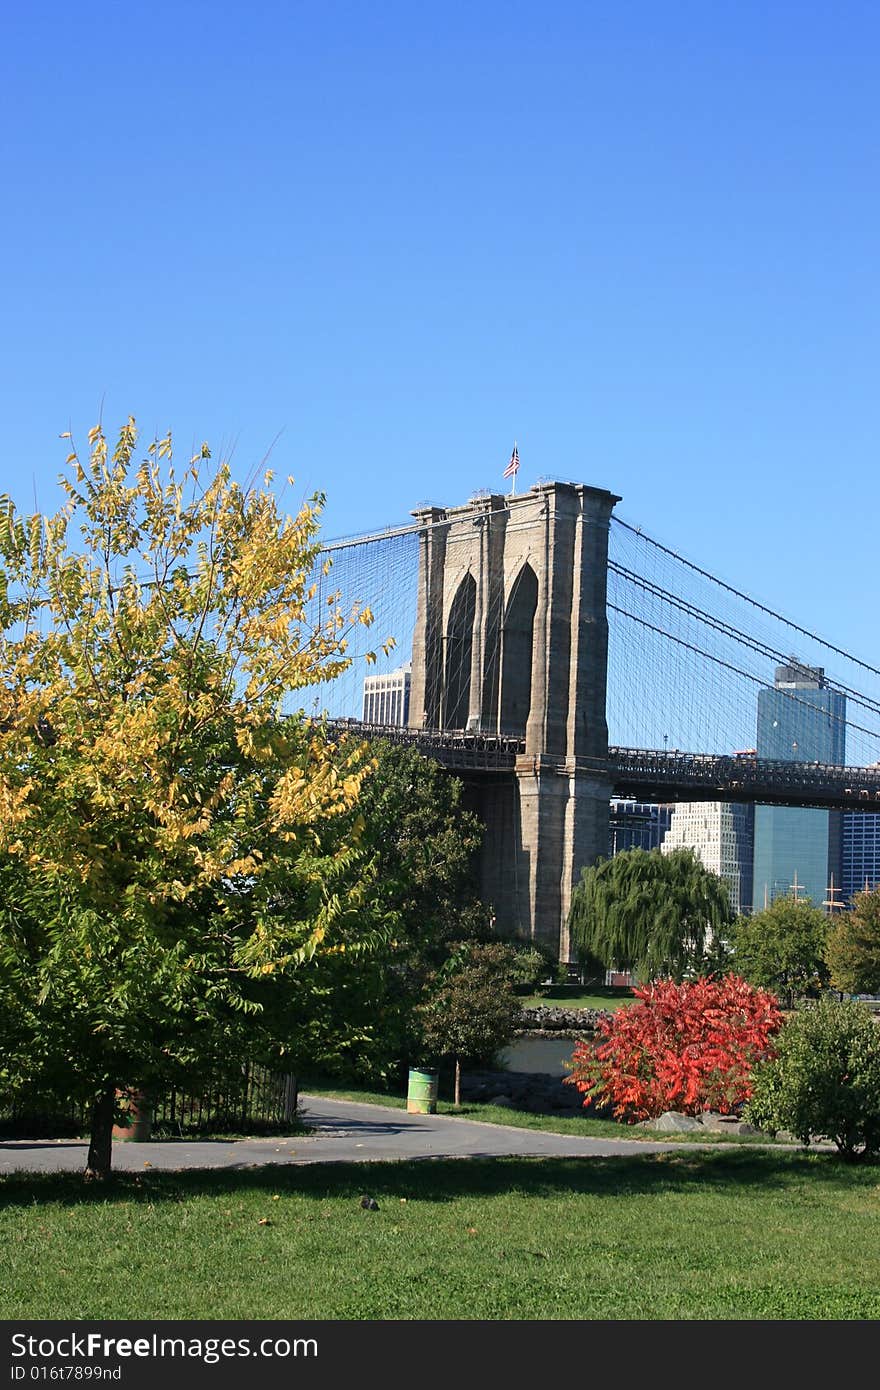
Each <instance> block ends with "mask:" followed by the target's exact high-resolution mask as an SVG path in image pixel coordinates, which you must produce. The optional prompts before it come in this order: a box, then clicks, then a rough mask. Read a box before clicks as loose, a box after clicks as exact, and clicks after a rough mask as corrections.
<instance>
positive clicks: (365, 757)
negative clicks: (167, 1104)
mask: <svg viewBox="0 0 880 1390" xmlns="http://www.w3.org/2000/svg"><path fill="white" fill-rule="evenodd" d="M64 437H65V436H62V438H64ZM89 445H90V447H89V451H88V456H87V457H86V458H85V459H81V458H80V456H79V454H78V453H77V451H76V450H75V449H72V451H71V452H70V455H69V457H68V459H67V465H68V472H66V473H65V475H64V476H63V477H62V479H61V486H62V488H63V492H64V498H63V502H62V505H61V506H60V508H59V510H58V511H57V512H55V513H54V514H53V515H41V514H35V515H30V516H27V515H20V514H19V513H18V512H17V510H16V508H15V506H14V504H13V503H12V501H11V500H10V499H9V498H6V497H4V498H2V499H0V630H2V637H0V869H2V878H0V888H2V889H3V896H2V902H0V1010H2V1012H0V1087H2V1088H3V1089H5V1090H6V1091H7V1092H9V1091H10V1090H12V1089H14V1087H16V1086H18V1087H22V1086H29V1087H41V1088H50V1089H52V1090H54V1091H55V1092H56V1093H57V1092H58V1091H62V1092H63V1093H64V1094H66V1095H72V1096H76V1097H78V1098H80V1099H81V1100H83V1101H88V1102H89V1104H90V1105H91V1107H92V1111H91V1113H92V1125H91V1143H90V1147H89V1156H88V1170H87V1171H88V1172H90V1173H91V1174H93V1175H97V1176H103V1175H105V1174H106V1173H107V1172H108V1171H109V1168H110V1155H111V1145H110V1135H111V1128H112V1124H113V1120H114V1113H115V1104H116V1102H115V1097H116V1096H117V1095H118V1093H119V1092H120V1091H124V1090H125V1088H127V1087H131V1088H137V1089H149V1088H150V1087H151V1086H153V1085H157V1084H163V1083H167V1082H168V1081H169V1080H171V1079H178V1080H179V1079H181V1078H182V1077H186V1076H190V1077H192V1076H193V1075H194V1074H200V1073H203V1072H204V1071H205V1070H209V1069H210V1068H211V1067H212V1066H213V1065H214V1064H215V1063H216V1064H217V1065H219V1064H220V1063H221V1062H226V1063H228V1059H229V1058H230V1057H231V1056H234V1055H235V1054H236V1051H237V1050H239V1049H241V1048H242V1047H244V1046H246V1045H247V1039H250V1040H251V1041H256V1040H258V1039H259V1037H260V1026H261V1022H263V1021H265V1016H266V1011H265V1010H264V1001H265V999H266V998H268V997H270V996H271V997H273V998H274V997H276V996H277V994H278V987H279V981H283V980H285V979H287V978H288V977H292V976H293V975H294V972H296V971H297V970H298V969H302V968H304V967H306V966H307V965H308V963H309V962H311V961H313V960H315V959H316V958H320V956H321V955H322V954H323V953H327V952H336V953H338V952H340V951H343V950H347V951H349V952H352V951H357V950H358V949H365V948H366V947H367V946H368V945H369V944H370V942H371V940H373V939H374V936H373V935H372V933H375V932H380V924H377V923H376V922H375V921H374V920H373V918H372V915H371V910H370V907H369V874H368V872H367V871H366V868H365V866H358V864H357V863H356V862H355V860H356V856H357V854H358V851H357V848H356V844H355V841H356V839H357V831H358V827H357V825H356V824H354V825H352V823H351V818H350V814H349V813H350V811H351V808H352V806H353V805H354V804H355V802H356V800H357V797H358V794H359V790H360V786H361V782H362V780H363V778H364V777H365V775H366V774H367V773H368V771H369V768H370V763H371V760H370V756H369V752H368V750H367V749H366V748H365V747H364V746H362V745H360V744H356V743H351V744H349V745H343V747H342V748H341V749H340V748H339V747H338V746H336V747H331V746H330V745H329V744H328V742H327V740H326V739H325V737H324V736H323V735H322V733H321V730H320V729H319V728H317V727H315V726H314V725H313V724H312V723H310V722H309V721H308V720H307V719H306V718H305V716H300V717H295V718H293V719H290V718H282V717H281V714H282V710H283V709H284V708H286V706H287V705H289V703H290V702H291V700H292V701H293V702H294V703H295V701H296V697H297V692H298V691H304V690H305V689H306V688H311V687H314V686H315V685H316V684H317V683H319V682H322V681H328V680H332V679H333V678H334V676H336V675H337V674H338V673H340V672H341V671H342V670H343V669H344V668H345V667H346V666H347V665H348V663H349V660H350V657H349V655H348V654H347V644H348V641H349V637H350V634H351V632H352V629H353V627H354V626H355V625H357V624H364V625H369V623H370V622H371V620H372V617H371V613H370V611H369V609H368V608H366V607H364V608H361V609H360V610H355V611H353V612H344V611H343V610H342V608H341V603H340V599H339V596H338V595H331V597H330V599H329V600H326V601H325V602H323V603H322V605H321V608H320V611H319V616H318V617H317V618H316V617H315V616H314V615H315V607H316V605H315V588H314V584H313V583H312V580H311V578H310V576H311V575H312V574H313V573H314V572H315V567H316V564H317V563H318V561H319V551H318V545H319V542H318V529H319V519H320V512H321V505H322V501H323V499H322V498H321V497H320V496H316V497H315V498H312V499H311V501H310V502H308V503H305V504H304V505H303V506H302V507H301V508H300V509H299V510H298V511H297V513H296V514H295V515H293V516H287V515H284V514H282V513H281V511H280V510H279V506H278V502H277V499H276V496H275V494H274V493H273V491H272V487H271V484H272V476H271V474H267V475H266V476H265V477H264V479H263V481H262V483H261V484H260V485H254V486H246V487H242V486H240V485H239V484H238V483H236V482H235V481H234V480H233V479H232V477H231V474H230V470H229V467H228V465H227V464H225V463H221V464H219V465H215V464H213V463H211V462H210V451H209V449H208V448H207V446H202V448H201V450H200V451H199V453H198V454H197V455H196V456H195V457H194V458H193V459H191V460H190V461H189V462H188V464H187V465H186V467H185V468H184V469H183V470H182V472H179V473H178V472H176V471H175V466H174V461H173V453H172V440H171V437H170V435H169V436H167V437H165V438H164V439H162V440H159V441H156V442H154V443H153V444H151V445H150V447H149V448H148V449H147V450H146V453H145V456H144V457H143V458H142V459H141V460H138V459H137V458H136V452H137V432H136V427H135V422H134V420H133V419H130V420H129V421H128V423H127V424H126V425H125V427H124V428H123V429H122V430H121V431H120V432H119V436H118V439H117V440H116V442H115V448H114V449H113V451H112V453H111V452H110V449H109V447H108V443H107V440H106V438H105V435H104V432H103V430H102V429H101V428H100V427H97V428H95V429H94V430H92V431H91V432H90V435H89ZM343 823H345V825H346V833H345V834H344V835H343V834H342V833H340V831H339V830H338V829H337V827H339V826H340V825H342V824H343ZM263 1042H267V1040H266V1039H263ZM239 1055H241V1054H240V1052H239ZM4 1058H5V1060H4Z"/></svg>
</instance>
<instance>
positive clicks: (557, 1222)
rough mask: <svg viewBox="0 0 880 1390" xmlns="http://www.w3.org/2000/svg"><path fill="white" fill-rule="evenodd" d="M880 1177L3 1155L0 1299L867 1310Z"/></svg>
mask: <svg viewBox="0 0 880 1390" xmlns="http://www.w3.org/2000/svg"><path fill="white" fill-rule="evenodd" d="M878 1177H880V1170H878V1169H877V1168H876V1167H874V1168H871V1167H862V1166H848V1165H845V1164H843V1163H841V1162H840V1161H838V1160H837V1159H836V1158H834V1157H832V1156H830V1155H828V1154H804V1153H800V1152H794V1153H791V1152H784V1151H781V1150H779V1149H774V1150H762V1149H758V1148H751V1149H743V1148H738V1147H736V1148H735V1147H732V1146H726V1147H721V1148H718V1149H715V1150H713V1151H712V1152H709V1153H706V1152H699V1153H698V1152H685V1153H682V1152H679V1153H673V1152H669V1153H663V1154H660V1155H649V1154H642V1155H636V1156H634V1157H627V1158H621V1159H616V1158H615V1159H598V1158H597V1159H518V1158H510V1159H469V1160H434V1161H421V1162H416V1163H375V1164H363V1165H348V1164H338V1165H337V1164H324V1165H321V1164H314V1165H308V1166H302V1167H284V1168H281V1167H274V1168H253V1169H245V1170H229V1171H221V1172H218V1171H210V1172H190V1173H162V1172H155V1171H150V1172H149V1173H146V1172H145V1173H144V1174H143V1175H125V1174H120V1175H119V1176H117V1177H116V1178H115V1179H113V1180H112V1181H111V1182H110V1183H109V1184H108V1185H107V1186H106V1187H100V1186H96V1185H86V1184H84V1183H83V1182H82V1180H81V1179H80V1178H79V1177H77V1176H73V1175H61V1176H55V1175H52V1176H50V1175H33V1176H26V1177H24V1176H19V1175H16V1176H12V1177H4V1178H0V1249H2V1250H3V1278H2V1281H0V1318H3V1319H48V1318H63V1319H68V1318H69V1319H75V1320H82V1319H86V1318H101V1319H119V1318H135V1319H163V1318H170V1319H178V1318H185V1319H199V1318H206V1319H217V1318H224V1319H225V1318H229V1319H294V1320H298V1319H332V1320H340V1319H342V1320H347V1319H379V1320H388V1319H395V1318H397V1319H412V1318H428V1319H438V1318H464V1319H485V1320H492V1321H494V1320H499V1319H519V1318H522V1319H533V1318H549V1319H582V1318H584V1319H589V1318H597V1319H598V1318H645V1319H680V1318H687V1319H694V1318H697V1319H714V1318H718V1319H740V1318H743V1319H829V1318H835V1319H838V1318H839V1319H877V1318H878V1317H880V1182H878ZM363 1193H369V1194H371V1195H372V1196H373V1197H374V1198H375V1199H376V1201H377V1202H378V1204H379V1210H378V1211H366V1210H364V1209H363V1208H362V1207H361V1205H360V1197H361V1195H362V1194H363Z"/></svg>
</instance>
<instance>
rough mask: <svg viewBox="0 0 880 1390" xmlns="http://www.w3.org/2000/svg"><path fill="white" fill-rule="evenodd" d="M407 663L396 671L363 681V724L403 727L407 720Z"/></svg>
mask: <svg viewBox="0 0 880 1390" xmlns="http://www.w3.org/2000/svg"><path fill="white" fill-rule="evenodd" d="M411 676H412V666H411V664H410V663H409V662H407V663H406V665H405V666H401V667H399V668H398V670H396V671H388V672H387V673H386V674H385V675H381V676H367V677H366V678H365V679H364V705H363V720H364V723H365V724H385V725H392V724H398V725H404V724H406V723H407V721H408V719H409V686H410V679H411Z"/></svg>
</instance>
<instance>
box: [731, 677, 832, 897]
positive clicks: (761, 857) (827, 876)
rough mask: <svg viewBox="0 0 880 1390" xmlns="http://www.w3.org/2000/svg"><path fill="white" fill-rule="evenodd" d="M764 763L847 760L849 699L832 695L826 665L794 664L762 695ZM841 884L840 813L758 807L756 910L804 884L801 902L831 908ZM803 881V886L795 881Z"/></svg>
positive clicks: (760, 749)
mask: <svg viewBox="0 0 880 1390" xmlns="http://www.w3.org/2000/svg"><path fill="white" fill-rule="evenodd" d="M756 747H757V750H758V757H759V758H774V759H779V760H781V761H783V762H797V763H831V764H834V765H836V766H841V765H842V764H843V763H844V762H845V760H846V696H845V695H842V694H841V693H840V691H839V690H831V689H829V687H828V686H827V684H826V682H825V671H824V668H823V667H821V666H803V665H802V664H801V663H799V662H798V661H797V659H796V658H794V657H792V658H791V660H790V662H789V663H788V665H786V666H777V668H776V679H775V681H774V684H773V686H772V688H771V687H766V688H765V689H763V690H760V691H759V692H758V730H757V740H756ZM832 874H833V876H834V883H835V885H836V887H837V888H840V884H841V813H840V812H839V811H811V810H804V809H802V808H800V807H789V806H756V807H755V869H754V895H753V903H754V910H755V911H756V912H760V911H761V909H762V908H763V907H764V905H765V903H768V904H769V903H771V902H772V901H773V900H774V898H778V897H784V896H785V895H786V894H788V893H790V892H791V891H792V886H793V884H794V883H795V882H797V883H798V885H799V888H800V889H801V890H803V891H799V893H798V897H800V898H802V899H805V898H810V899H811V900H812V902H813V905H814V906H815V907H819V906H821V905H822V903H823V902H825V900H826V898H827V896H828V888H829V885H830V882H831V876H832ZM795 875H797V879H795Z"/></svg>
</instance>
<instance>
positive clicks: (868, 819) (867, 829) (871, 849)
mask: <svg viewBox="0 0 880 1390" xmlns="http://www.w3.org/2000/svg"><path fill="white" fill-rule="evenodd" d="M878 885H880V813H878V812H877V811H844V813H843V877H842V880H841V888H842V889H843V899H844V901H848V900H849V899H850V898H851V897H852V896H853V894H854V893H861V891H862V889H863V888H865V887H867V888H876V887H878Z"/></svg>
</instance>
